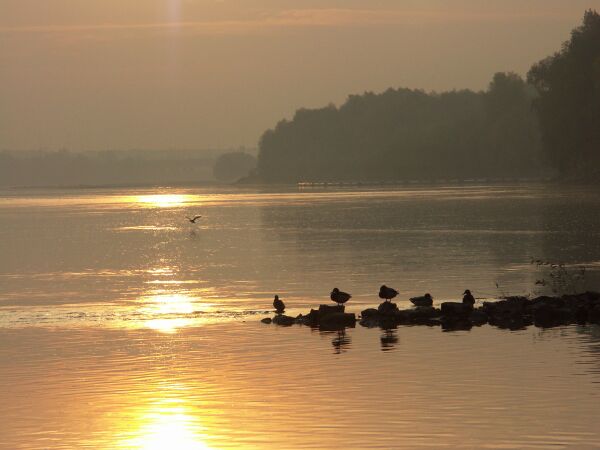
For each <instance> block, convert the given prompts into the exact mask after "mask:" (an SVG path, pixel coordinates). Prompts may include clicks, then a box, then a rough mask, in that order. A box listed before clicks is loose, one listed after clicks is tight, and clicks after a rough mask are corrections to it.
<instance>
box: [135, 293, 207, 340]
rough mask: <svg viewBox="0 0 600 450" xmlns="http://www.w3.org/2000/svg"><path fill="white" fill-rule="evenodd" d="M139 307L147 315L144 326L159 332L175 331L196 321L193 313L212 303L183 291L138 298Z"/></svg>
mask: <svg viewBox="0 0 600 450" xmlns="http://www.w3.org/2000/svg"><path fill="white" fill-rule="evenodd" d="M140 302H141V303H142V306H141V308H140V309H139V311H140V313H142V314H143V316H145V317H148V320H145V321H144V326H145V327H147V328H150V329H152V330H157V331H160V332H161V333H175V332H176V331H177V330H179V329H180V328H183V327H186V326H189V325H192V324H194V323H197V322H198V320H197V318H196V317H191V315H193V314H194V313H199V312H204V311H207V310H209V309H210V308H211V307H212V305H211V304H210V303H205V302H202V301H200V299H198V298H194V297H191V296H189V295H186V294H183V293H177V294H173V293H157V294H155V295H151V296H148V297H143V298H141V299H140Z"/></svg>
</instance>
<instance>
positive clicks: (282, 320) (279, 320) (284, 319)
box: [273, 314, 296, 327]
mask: <svg viewBox="0 0 600 450" xmlns="http://www.w3.org/2000/svg"><path fill="white" fill-rule="evenodd" d="M273 323H274V324H275V325H281V326H283V327H289V326H290V325H294V323H296V319H295V318H293V317H290V316H284V315H283V314H281V315H278V316H275V317H273Z"/></svg>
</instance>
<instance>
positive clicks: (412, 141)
mask: <svg viewBox="0 0 600 450" xmlns="http://www.w3.org/2000/svg"><path fill="white" fill-rule="evenodd" d="M534 92H535V91H534V89H532V88H531V86H528V85H527V84H526V83H525V82H524V81H523V80H522V79H521V78H520V77H519V76H518V75H515V74H496V76H495V77H494V80H493V81H492V83H491V84H490V87H489V90H488V91H487V92H472V91H469V90H463V91H452V92H445V93H441V94H438V93H426V92H424V91H421V90H411V89H388V90H387V91H385V92H383V93H381V94H374V93H371V92H367V93H365V94H363V95H352V96H350V97H349V98H348V99H347V101H346V102H345V103H344V104H343V105H341V106H340V107H339V108H336V107H335V106H333V105H329V106H327V107H325V108H321V109H313V110H309V109H300V110H298V111H297V112H296V114H295V116H294V117H293V119H292V120H290V121H288V120H283V121H281V122H279V123H278V124H277V126H276V127H275V128H274V129H273V130H269V131H267V132H265V133H264V134H263V136H262V138H261V140H260V144H259V148H260V152H259V158H258V172H259V175H260V176H261V178H262V179H263V180H264V181H267V182H297V181H303V180H304V181H329V180H353V181H361V180H398V179H433V178H465V177H488V176H520V175H523V174H531V173H534V172H535V171H536V170H537V169H538V168H539V163H538V159H539V147H540V146H539V132H538V129H537V122H536V118H535V114H534V112H533V111H532V108H531V101H532V99H533V97H534Z"/></svg>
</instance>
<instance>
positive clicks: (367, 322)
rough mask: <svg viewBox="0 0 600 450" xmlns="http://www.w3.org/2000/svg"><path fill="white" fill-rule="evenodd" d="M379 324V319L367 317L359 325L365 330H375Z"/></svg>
mask: <svg viewBox="0 0 600 450" xmlns="http://www.w3.org/2000/svg"><path fill="white" fill-rule="evenodd" d="M379 324H380V321H379V317H368V318H366V319H361V321H360V325H361V326H362V327H365V328H377V327H378V326H379Z"/></svg>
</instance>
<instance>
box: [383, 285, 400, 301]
mask: <svg viewBox="0 0 600 450" xmlns="http://www.w3.org/2000/svg"><path fill="white" fill-rule="evenodd" d="M397 295H398V291H397V290H396V289H394V288H391V287H387V286H386V285H385V284H384V285H383V286H381V287H380V288H379V298H382V299H384V300H385V301H386V302H389V301H391V300H392V299H393V298H394V297H396V296H397Z"/></svg>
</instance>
